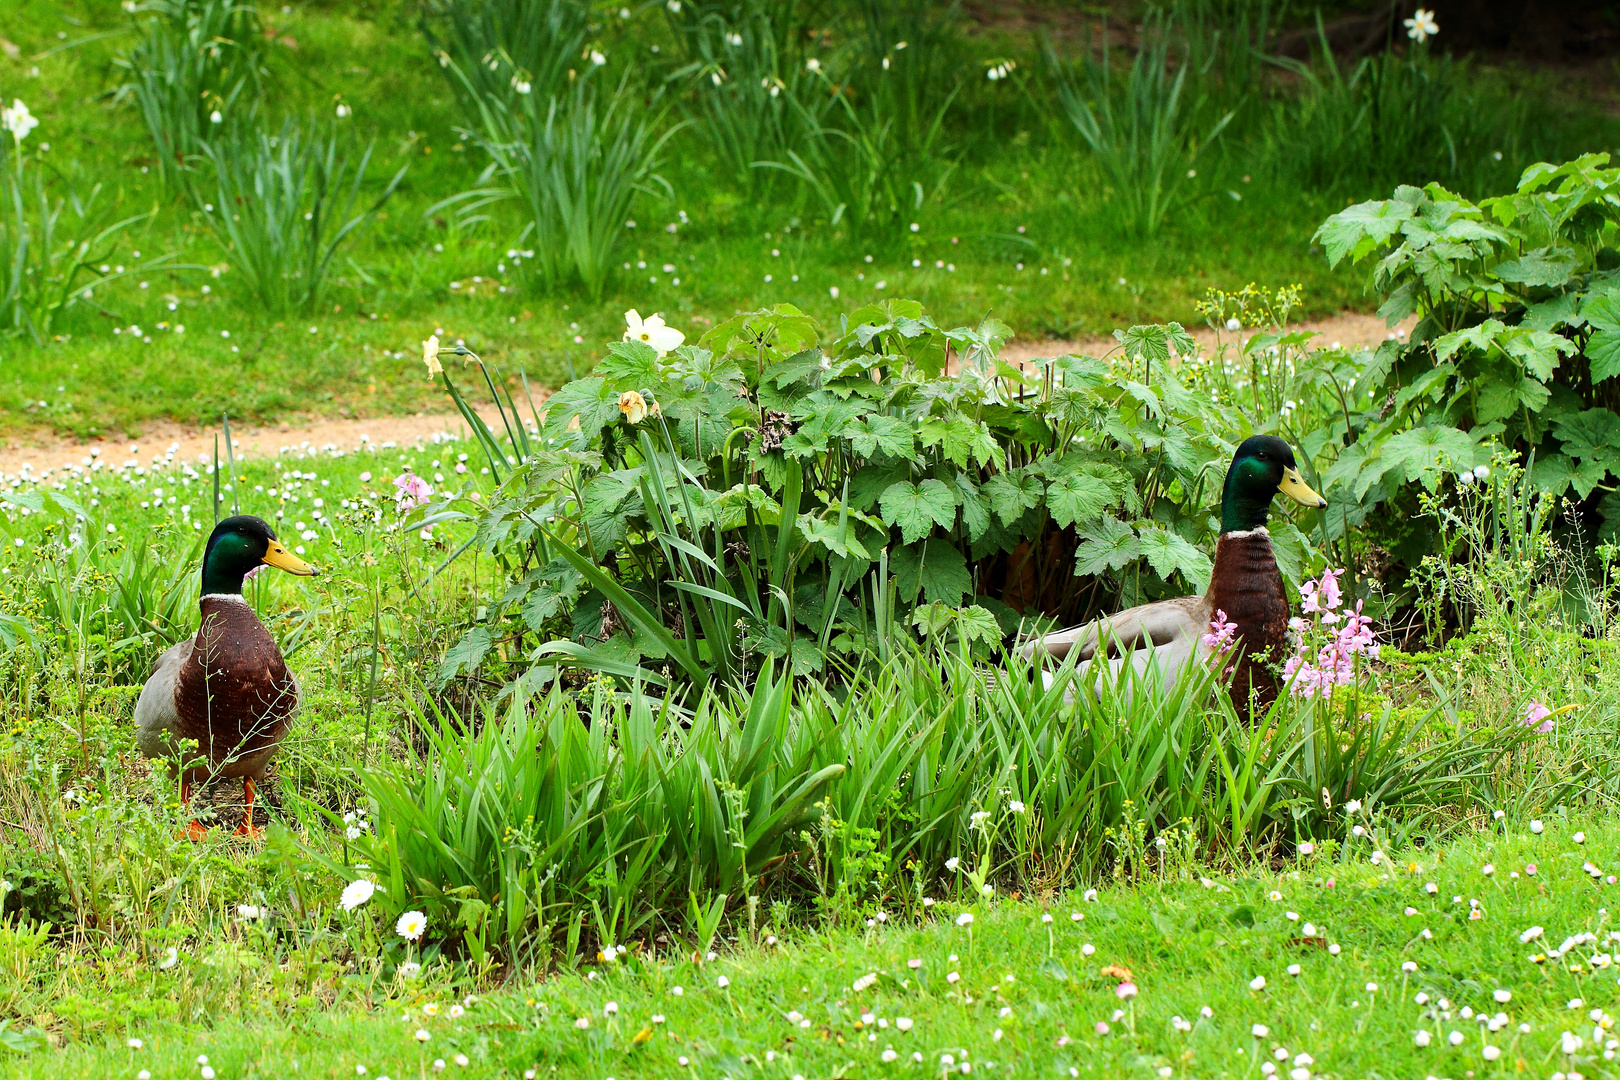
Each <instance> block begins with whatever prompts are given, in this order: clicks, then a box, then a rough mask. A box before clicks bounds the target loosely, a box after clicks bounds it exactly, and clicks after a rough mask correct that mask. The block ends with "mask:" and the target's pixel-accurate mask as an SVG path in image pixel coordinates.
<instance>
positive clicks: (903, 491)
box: [879, 478, 956, 544]
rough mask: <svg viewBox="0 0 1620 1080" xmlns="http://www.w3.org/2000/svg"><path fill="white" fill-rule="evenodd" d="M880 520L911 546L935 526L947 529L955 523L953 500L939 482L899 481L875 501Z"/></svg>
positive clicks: (929, 480) (949, 490)
mask: <svg viewBox="0 0 1620 1080" xmlns="http://www.w3.org/2000/svg"><path fill="white" fill-rule="evenodd" d="M879 503H880V505H881V506H882V508H883V520H884V521H886V522H888V523H889V524H890V525H897V526H899V527H900V537H901V539H902V540H904V541H905V542H906V543H908V544H911V543H915V542H916V541H918V540H921V539H922V538H923V537H925V536H927V535H928V534H929V533H930V532H932V531H933V527H934V526H935V525H939V526H941V527H942V528H946V529H948V528H950V527H951V526H952V525H953V524H955V522H956V499H955V498H954V497H953V496H952V495H951V489H950V488H948V487H946V486H945V484H944V483H943V482H941V481H939V480H934V479H931V478H930V479H928V480H924V481H923V482H922V483H921V484H913V483H911V482H909V481H902V482H900V483H898V484H895V485H893V486H891V487H890V488H889V489H888V490H887V491H885V492H884V493H883V497H882V499H880V500H879Z"/></svg>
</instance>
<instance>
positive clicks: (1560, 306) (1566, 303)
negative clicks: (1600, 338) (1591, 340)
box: [1519, 293, 1620, 330]
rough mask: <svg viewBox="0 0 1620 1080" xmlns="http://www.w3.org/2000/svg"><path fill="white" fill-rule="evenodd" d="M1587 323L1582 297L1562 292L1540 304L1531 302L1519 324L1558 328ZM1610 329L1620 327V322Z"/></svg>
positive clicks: (1530, 327) (1536, 327) (1531, 328)
mask: <svg viewBox="0 0 1620 1080" xmlns="http://www.w3.org/2000/svg"><path fill="white" fill-rule="evenodd" d="M1585 324H1586V316H1585V315H1583V314H1581V300H1580V297H1579V296H1577V295H1576V294H1574V293H1561V294H1560V295H1558V296H1554V297H1552V298H1551V299H1549V300H1543V301H1541V302H1540V303H1539V304H1531V305H1530V307H1529V309H1528V310H1527V311H1525V313H1524V318H1522V319H1520V320H1519V325H1520V326H1522V327H1524V328H1525V329H1526V330H1557V329H1560V328H1561V327H1565V326H1569V327H1580V326H1584V325H1585ZM1610 329H1620V323H1617V324H1616V326H1614V327H1610Z"/></svg>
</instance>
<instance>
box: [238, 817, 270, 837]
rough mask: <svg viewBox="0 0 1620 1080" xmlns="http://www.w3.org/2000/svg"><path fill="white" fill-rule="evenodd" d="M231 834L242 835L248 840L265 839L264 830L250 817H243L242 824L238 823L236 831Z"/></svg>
mask: <svg viewBox="0 0 1620 1080" xmlns="http://www.w3.org/2000/svg"><path fill="white" fill-rule="evenodd" d="M231 835H232V836H240V837H242V838H243V839H246V840H262V839H264V830H263V829H261V828H259V827H258V826H257V825H255V824H253V823H252V821H251V820H250V819H248V818H243V819H242V824H240V825H238V826H237V827H236V831H235V832H233V833H231Z"/></svg>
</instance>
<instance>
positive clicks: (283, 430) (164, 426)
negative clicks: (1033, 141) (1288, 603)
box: [0, 313, 1410, 476]
mask: <svg viewBox="0 0 1620 1080" xmlns="http://www.w3.org/2000/svg"><path fill="white" fill-rule="evenodd" d="M1303 328H1304V329H1307V330H1315V331H1317V332H1318V333H1320V334H1321V337H1320V338H1318V339H1317V340H1318V341H1319V342H1320V343H1321V344H1322V345H1333V344H1335V343H1337V344H1340V345H1343V346H1345V347H1346V348H1351V347H1356V346H1368V347H1371V346H1375V345H1377V344H1378V343H1379V342H1381V341H1383V340H1384V339H1385V337H1386V336H1387V334H1388V331H1387V330H1385V328H1384V323H1383V320H1381V319H1378V318H1377V317H1375V316H1372V315H1361V314H1352V313H1346V314H1343V315H1337V316H1334V317H1333V318H1330V319H1323V320H1320V321H1318V322H1313V323H1306V324H1304V326H1303ZM1401 329H1402V330H1410V324H1402V327H1401ZM1193 336H1194V337H1195V338H1197V339H1198V340H1199V343H1200V344H1201V345H1203V346H1204V347H1205V348H1208V347H1210V346H1211V345H1212V344H1213V343H1214V339H1215V335H1214V334H1213V333H1212V332H1211V331H1209V330H1208V329H1207V328H1199V329H1195V330H1193ZM1113 345H1114V341H1113V339H1112V338H1087V339H1082V340H1079V341H1013V342H1011V343H1010V344H1008V346H1007V347H1006V349H1004V350H1003V352H1002V356H1003V357H1004V358H1005V359H1007V360H1010V361H1013V362H1022V361H1026V360H1032V359H1036V358H1039V357H1046V356H1058V355H1061V354H1063V353H1066V352H1088V351H1089V352H1093V353H1100V352H1104V351H1106V350H1108V349H1110V348H1112V347H1113ZM481 413H482V415H483V416H484V420H485V422H486V423H489V424H490V425H491V426H492V427H495V426H496V425H497V424H498V422H499V421H498V417H497V416H496V414H495V412H494V410H493V409H490V410H487V411H483V410H481ZM218 434H219V429H218V428H217V427H205V428H193V427H186V426H184V425H181V424H176V423H172V422H161V423H154V424H151V425H149V426H148V428H147V431H146V434H145V435H143V436H141V438H139V439H137V440H134V441H123V440H118V441H97V442H90V443H81V442H78V441H77V440H73V439H61V438H50V437H47V438H44V439H41V440H39V441H37V442H34V443H32V444H30V443H27V442H25V441H23V440H19V439H11V440H8V441H7V444H6V445H5V446H3V447H0V476H13V475H15V474H16V473H18V472H20V471H21V470H22V469H23V467H24V466H27V467H28V468H29V470H30V471H31V472H32V473H33V475H34V476H40V475H42V474H43V473H44V472H45V470H47V469H52V470H54V469H59V468H61V467H63V466H65V465H77V464H84V465H88V464H89V461H90V460H94V458H92V455H95V457H99V458H101V459H104V460H106V461H107V462H109V463H110V464H118V465H121V464H123V463H124V462H125V461H128V460H130V459H131V458H134V459H138V460H139V461H140V462H141V463H143V464H146V463H149V462H151V461H152V460H153V459H154V458H157V459H159V460H162V459H163V458H164V457H166V456H167V455H168V454H169V453H170V452H171V451H172V452H173V453H174V456H175V458H176V459H177V460H187V461H192V462H196V461H198V460H201V459H202V458H201V456H202V455H205V454H206V455H212V454H213V452H214V439H215V436H216V435H218ZM231 434H232V437H233V438H234V439H235V440H236V446H235V452H236V458H237V460H238V461H242V460H244V459H247V460H251V459H254V458H260V457H274V456H276V455H277V454H279V453H282V452H283V451H284V450H286V451H294V450H298V449H314V450H320V449H333V448H335V449H340V450H353V449H355V448H357V447H359V446H360V445H362V444H363V443H365V442H367V441H369V442H371V443H373V444H376V445H379V446H381V445H383V444H389V443H392V444H394V445H411V444H415V443H417V442H431V441H433V438H434V436H438V437H440V438H443V437H445V436H447V435H450V436H456V437H458V438H459V437H465V436H466V435H468V434H469V432H468V429H467V423H466V421H465V420H463V419H462V418H461V416H459V415H458V414H455V413H442V414H429V413H417V414H416V415H414V416H384V417H373V418H371V419H367V420H341V419H321V420H315V421H312V422H309V423H292V422H288V423H282V424H275V425H268V426H265V427H249V426H241V427H234V428H233V429H232V432H231ZM221 445H222V446H223V444H221Z"/></svg>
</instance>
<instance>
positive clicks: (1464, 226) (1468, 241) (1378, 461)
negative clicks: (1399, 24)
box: [1317, 154, 1620, 562]
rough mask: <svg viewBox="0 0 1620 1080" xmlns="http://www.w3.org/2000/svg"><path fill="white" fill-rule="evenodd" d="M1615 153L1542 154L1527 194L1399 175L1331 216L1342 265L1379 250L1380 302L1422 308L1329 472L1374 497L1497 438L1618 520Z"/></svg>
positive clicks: (1453, 466) (1388, 352) (1390, 345)
mask: <svg viewBox="0 0 1620 1080" xmlns="http://www.w3.org/2000/svg"><path fill="white" fill-rule="evenodd" d="M1608 160H1609V159H1608V155H1607V154H1588V155H1586V156H1583V157H1581V158H1579V159H1577V160H1575V161H1571V162H1568V163H1565V164H1563V165H1551V164H1539V165H1533V166H1531V167H1530V168H1529V169H1527V170H1525V173H1524V176H1523V178H1522V179H1521V180H1520V182H1519V185H1518V190H1517V191H1516V192H1515V193H1513V194H1511V195H1504V196H1499V197H1495V198H1489V199H1483V200H1481V201H1480V202H1478V203H1474V202H1470V201H1469V200H1467V199H1464V198H1463V197H1461V196H1459V195H1457V194H1455V193H1453V192H1450V191H1447V190H1446V189H1445V188H1444V187H1441V186H1440V185H1439V184H1430V185H1428V186H1427V187H1425V188H1421V189H1419V188H1415V187H1407V186H1403V187H1400V188H1398V189H1397V190H1396V192H1395V197H1394V198H1393V199H1388V200H1382V201H1372V202H1364V203H1360V204H1358V205H1356V206H1353V207H1351V208H1350V209H1348V210H1345V211H1343V212H1341V213H1338V214H1335V215H1334V216H1333V217H1331V218H1329V219H1328V220H1327V221H1326V222H1324V223H1323V225H1322V227H1321V229H1320V230H1319V231H1318V233H1317V238H1318V240H1320V241H1321V242H1322V244H1323V245H1324V247H1325V249H1326V252H1327V257H1328V260H1329V262H1330V263H1332V264H1334V265H1337V264H1338V263H1339V262H1341V261H1343V260H1345V259H1349V260H1350V261H1351V262H1356V263H1359V262H1363V261H1367V260H1371V261H1372V273H1371V276H1370V281H1369V285H1370V288H1371V289H1372V291H1374V292H1375V293H1377V294H1378V295H1379V296H1380V297H1381V298H1382V301H1383V302H1382V305H1381V306H1380V308H1379V313H1380V314H1381V315H1383V316H1385V317H1386V318H1388V319H1389V321H1390V323H1391V324H1392V325H1393V324H1394V323H1395V322H1396V321H1397V320H1400V319H1404V318H1407V317H1408V316H1413V315H1415V316H1417V317H1418V324H1417V327H1416V328H1415V329H1414V330H1413V332H1412V334H1411V337H1410V339H1408V340H1406V341H1400V340H1392V341H1387V342H1385V343H1384V344H1383V345H1382V346H1381V347H1380V348H1379V349H1378V351H1377V353H1376V355H1375V357H1374V359H1373V362H1372V363H1371V364H1370V365H1369V366H1368V367H1367V368H1366V369H1365V370H1364V371H1363V372H1362V374H1361V377H1360V381H1359V383H1358V384H1357V387H1356V394H1357V397H1358V399H1359V398H1360V397H1361V395H1362V394H1365V395H1366V405H1367V408H1366V411H1365V412H1362V413H1361V414H1360V415H1359V416H1356V415H1351V416H1349V417H1348V419H1349V427H1350V432H1349V436H1348V438H1349V440H1350V441H1349V444H1348V445H1346V446H1344V448H1343V449H1342V450H1341V451H1340V452H1339V454H1338V457H1337V461H1336V462H1335V463H1334V465H1333V466H1332V468H1331V469H1329V470H1327V479H1328V483H1329V484H1330V486H1333V487H1336V488H1340V489H1346V490H1349V491H1351V492H1353V494H1354V497H1355V498H1356V499H1357V500H1358V501H1359V502H1360V503H1361V505H1362V506H1363V507H1366V506H1368V505H1371V504H1376V503H1377V502H1380V501H1382V500H1383V499H1386V498H1388V497H1389V495H1390V493H1391V492H1392V491H1393V490H1394V489H1395V488H1396V487H1397V486H1398V485H1400V484H1404V483H1407V482H1409V481H1413V480H1416V481H1421V482H1422V483H1423V484H1424V485H1425V486H1427V487H1430V488H1433V487H1434V485H1435V484H1436V482H1437V481H1438V479H1439V478H1440V476H1442V475H1443V474H1444V472H1445V471H1446V470H1452V471H1456V470H1467V469H1472V468H1474V467H1476V466H1478V465H1489V463H1490V457H1491V450H1490V444H1491V443H1493V442H1499V443H1501V444H1503V445H1505V446H1506V447H1508V448H1510V449H1511V450H1513V451H1514V452H1515V453H1516V454H1517V455H1519V456H1520V457H1522V458H1523V459H1524V460H1526V461H1527V462H1528V461H1533V467H1532V468H1531V473H1530V476H1531V480H1532V482H1533V483H1534V485H1535V487H1536V488H1537V489H1539V490H1540V491H1542V492H1545V493H1547V494H1549V495H1552V496H1554V497H1560V496H1563V495H1565V494H1566V493H1573V494H1574V496H1575V497H1576V498H1577V499H1578V500H1580V501H1581V503H1582V504H1583V506H1585V507H1586V508H1588V509H1592V510H1596V511H1597V512H1598V513H1599V514H1601V515H1602V518H1603V521H1604V524H1603V532H1604V534H1605V535H1607V534H1609V533H1612V532H1613V531H1614V530H1615V528H1616V527H1617V525H1616V523H1620V503H1617V502H1616V501H1615V500H1614V498H1613V496H1612V495H1603V494H1602V492H1603V491H1604V489H1605V485H1606V483H1607V482H1608V478H1609V476H1610V474H1611V471H1613V472H1616V473H1620V456H1617V455H1620V413H1617V412H1616V409H1615V407H1616V406H1617V405H1620V396H1617V387H1620V383H1615V382H1613V381H1612V380H1613V379H1614V377H1615V376H1616V375H1620V314H1617V310H1620V309H1617V308H1616V304H1617V303H1620V300H1617V297H1620V277H1617V273H1620V254H1617V253H1616V250H1615V247H1614V243H1615V237H1616V231H1617V227H1620V209H1617V208H1616V207H1615V206H1614V205H1613V201H1612V199H1611V197H1610V194H1609V193H1610V191H1611V190H1612V189H1613V187H1614V185H1615V184H1616V183H1617V182H1620V169H1615V168H1611V167H1608V164H1607V163H1608ZM1412 561H1414V562H1415V561H1416V560H1412Z"/></svg>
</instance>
